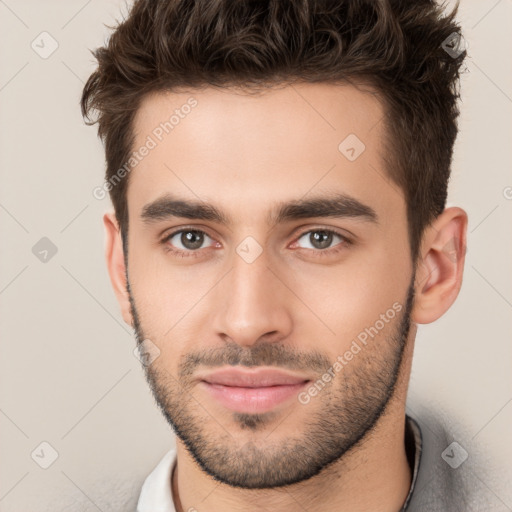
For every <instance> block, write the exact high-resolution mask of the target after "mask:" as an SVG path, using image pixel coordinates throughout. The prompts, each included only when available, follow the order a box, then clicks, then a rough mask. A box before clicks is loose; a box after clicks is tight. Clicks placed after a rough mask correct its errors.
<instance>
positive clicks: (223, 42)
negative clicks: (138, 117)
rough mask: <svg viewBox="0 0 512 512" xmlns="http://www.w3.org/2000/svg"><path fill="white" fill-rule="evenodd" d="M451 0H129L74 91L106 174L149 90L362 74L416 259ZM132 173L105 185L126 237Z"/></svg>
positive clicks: (455, 69) (448, 51)
mask: <svg viewBox="0 0 512 512" xmlns="http://www.w3.org/2000/svg"><path fill="white" fill-rule="evenodd" d="M457 10H458V3H457V4H456V5H455V7H454V8H453V10H452V11H451V12H450V13H446V14H445V13H444V6H439V5H437V4H436V2H434V1H433V0H414V1H410V0H257V1H255V0H135V2H134V4H133V6H132V8H131V10H130V13H129V15H128V17H127V18H126V19H125V20H123V21H122V22H121V23H119V24H118V25H117V27H116V29H115V31H114V32H113V33H112V35H111V37H110V39H109V41H108V43H107V44H106V45H105V46H104V47H101V48H98V49H96V50H95V51H94V52H93V55H94V56H95V57H96V59H97V62H98V67H97V69H96V70H95V71H94V72H93V73H92V75H91V76H90V77H89V79H88V81H87V83H86V84H85V87H84V89H83V94H82V98H81V107H82V114H83V116H84V117H85V118H86V121H88V122H89V124H93V123H94V122H98V134H99V136H100V137H101V139H102V140H103V142H104V145H105V153H106V164H107V169H106V179H107V180H109V179H110V178H111V177H112V176H114V174H115V173H116V172H117V171H118V170H119V169H120V168H121V166H123V165H124V164H125V162H127V161H128V159H129V155H130V153H131V152H132V151H133V147H132V146H133V121H134V118H135V114H136V112H137V109H138V108H139V106H140V104H141V100H142V99H143V98H144V97H145V96H146V95H148V94H149V93H153V92H158V91H172V90H173V89H177V88H179V87H185V88H201V87H206V86H219V87H228V86H231V85H235V86H240V87H244V88H247V90H258V89H259V88H261V89H264V88H268V87H272V86H273V85H274V86H275V85H277V84H287V83H290V84H291V83H293V82H296V81H301V82H309V83H313V82H330V83H354V82H357V83H364V84H370V85H371V86H373V88H374V89H375V90H376V91H377V93H378V95H379V97H381V98H382V100H383V101H382V103H383V107H384V110H385V112H386V115H385V117H384V120H383V121H384V126H385V131H386V138H387V144H386V147H387V148H388V149H389V151H388V152H387V153H386V154H385V155H382V157H383V159H384V161H385V163H386V172H387V174H388V175H389V177H390V178H391V179H392V180H393V181H394V182H395V183H396V184H397V185H398V186H399V187H400V188H401V189H402V190H403V191H404V195H405V198H406V202H407V217H408V226H409V243H410V247H411V253H412V256H413V261H416V257H417V254H418V249H419V243H420V241H421V236H422V234H423V231H424V229H425V227H426V226H428V225H429V224H430V223H431V222H432V221H433V220H434V219H435V217H437V216H438V215H439V214H440V213H441V212H442V211H443V210H444V208H445V203H446V196H447V188H448V180H449V176H450V166H451V159H452V152H453V145H454V142H455V138H456V135H457V124H456V119H457V117H458V115H459V111H458V107H457V98H458V97H459V93H458V89H459V73H460V67H461V64H462V62H463V60H464V58H465V55H466V52H465V50H462V51H460V47H459V49H457V48H454V47H453V44H452V43H453V42H455V43H457V41H458V40H460V38H461V34H460V27H459V26H458V25H457V24H456V23H455V16H456V13H457ZM93 111H95V112H96V113H97V116H96V119H95V120H92V121H91V119H92V116H91V114H92V112H93ZM377 179H378V178H377ZM128 182H129V180H128V176H127V177H126V179H123V180H122V181H121V182H120V183H118V184H117V185H116V186H115V187H112V188H111V189H110V190H109V192H110V197H111V199H112V203H113V205H114V209H115V213H116V218H117V220H118V222H119V225H120V228H121V233H122V235H123V241H125V240H126V238H127V236H126V235H127V230H128V210H127V202H126V191H127V186H128ZM125 256H126V254H125Z"/></svg>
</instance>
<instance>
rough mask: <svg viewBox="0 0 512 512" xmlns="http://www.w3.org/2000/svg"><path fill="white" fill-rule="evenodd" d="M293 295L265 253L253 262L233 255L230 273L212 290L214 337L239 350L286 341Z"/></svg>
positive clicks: (290, 320) (290, 324)
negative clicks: (263, 342) (234, 345)
mask: <svg viewBox="0 0 512 512" xmlns="http://www.w3.org/2000/svg"><path fill="white" fill-rule="evenodd" d="M292 295H293V294H292V293H291V291H290V290H289V289H288V287H287V286H286V284H285V279H283V277H282V276H280V275H279V272H278V271H277V270H276V269H275V268H272V264H271V262H270V261H269V258H268V257H267V254H266V252H265V250H264V251H263V252H262V253H261V254H260V256H259V257H258V258H256V260H254V261H252V262H248V261H246V260H245V259H244V258H243V257H241V256H239V254H238V253H236V252H233V257H232V258H231V270H230V272H229V273H228V274H227V275H226V276H225V278H224V279H222V281H221V282H220V283H219V286H217V287H216V289H215V296H214V307H215V309H216V313H215V315H214V318H215V320H214V328H215V332H216V335H217V336H220V337H221V338H222V339H223V340H224V341H232V342H235V343H237V344H238V345H241V346H251V345H254V344H256V343H257V342H258V341H259V340H265V341H266V342H276V341H279V340H281V339H283V338H286V337H287V336H288V335H289V334H290V332H291V330H292V315H291V311H290V308H291V306H292V304H293V300H292Z"/></svg>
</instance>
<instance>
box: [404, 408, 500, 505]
mask: <svg viewBox="0 0 512 512" xmlns="http://www.w3.org/2000/svg"><path fill="white" fill-rule="evenodd" d="M408 416H409V417H410V418H411V419H412V420H413V421H414V423H415V425H416V426H417V427H418V429H419V431H420V433H421V450H420V454H419V467H418V474H417V477H416V482H415V486H414V491H413V493H412V495H411V497H410V500H409V503H408V506H407V508H406V511H407V512H459V511H460V512H483V511H485V512H492V511H498V510H502V508H499V507H500V503H499V501H498V500H496V496H493V495H492V493H490V492H489V489H488V488H487V487H486V484H485V483H484V482H483V481H482V480H481V479H480V478H479V475H478V472H479V471H481V469H482V465H481V462H480V459H479V454H478V453H477V451H476V450H473V449H472V448H470V444H469V441H468V438H467V437H466V436H465V435H464V434H463V433H462V430H463V429H462V428H459V426H456V425H455V423H454V422H453V420H450V419H449V418H447V417H445V416H442V415H441V414H439V413H433V412H432V411H429V410H425V409H421V408H418V409H416V408H415V410H414V412H413V411H411V410H409V412H408ZM501 506H502V504H501Z"/></svg>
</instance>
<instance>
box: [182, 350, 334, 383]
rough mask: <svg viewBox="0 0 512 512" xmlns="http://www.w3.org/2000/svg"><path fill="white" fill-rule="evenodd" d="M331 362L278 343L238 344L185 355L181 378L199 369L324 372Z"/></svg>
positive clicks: (313, 353) (317, 354)
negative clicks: (233, 367) (268, 369)
mask: <svg viewBox="0 0 512 512" xmlns="http://www.w3.org/2000/svg"><path fill="white" fill-rule="evenodd" d="M330 364H331V363H330V360H329V358H327V357H326V356H325V355H323V354H321V353H320V352H318V351H313V352H298V351H296V350H293V349H291V348H289V347H286V346H283V345H279V344H276V343H262V344H257V345H254V346H253V347H242V346H240V345H238V344H236V343H234V342H229V343H227V344H226V345H223V346H222V347H218V348H211V349H207V350H201V351H197V352H191V353H188V354H185V355H184V356H183V359H182V361H181V362H180V364H179V368H178V374H179V375H180V377H189V376H191V375H193V373H194V372H195V370H196V368H197V367H198V366H201V365H204V366H208V367H218V366H228V365H229V366H246V367H249V368H250V367H255V366H277V367H279V368H286V369H289V370H305V369H309V370H313V371H315V372H318V373H321V372H324V371H325V369H326V368H329V366H330Z"/></svg>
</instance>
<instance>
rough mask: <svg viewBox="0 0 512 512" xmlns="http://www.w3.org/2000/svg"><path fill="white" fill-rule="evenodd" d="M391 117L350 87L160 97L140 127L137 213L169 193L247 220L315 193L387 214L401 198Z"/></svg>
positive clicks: (150, 102)
mask: <svg viewBox="0 0 512 512" xmlns="http://www.w3.org/2000/svg"><path fill="white" fill-rule="evenodd" d="M383 116H384V111H383V106H382V104H381V102H380V101H379V99H378V96H377V95H376V94H375V93H374V92H373V91H372V90H370V89H369V88H366V89H365V90H364V91H362V90H359V89H357V88H355V87H353V86H350V85H332V84H325V83H319V84H295V85H287V86H282V87H278V88H272V89H270V90H268V91H265V92H263V93H261V92H260V93H257V94H247V93H246V92H242V91H240V90H237V89H234V88H230V89H218V88H211V87H209V88H205V89H190V90H187V91H181V92H172V93H171V92H166V93H163V92H161V93H157V94H153V95H151V96H148V97H146V98H145V99H144V101H143V102H142V103H141V106H140V108H139V110H138V112H137V115H136V118H135V120H134V137H135V139H134V147H133V148H132V149H133V150H134V151H135V152H137V153H139V157H138V158H137V161H136V162H135V161H134V163H136V165H135V166H134V167H133V170H132V171H131V172H130V178H129V180H130V182H129V187H128V194H127V198H128V205H129V210H130V211H132V212H134V211H135V212H137V213H139V212H140V211H141V210H142V209H143V207H144V205H146V204H147V203H149V202H151V201H154V200H155V199H157V198H158V197H159V196H161V195H163V194H165V193H166V192H169V193H172V194H173V195H177V196H180V197H187V198H190V199H195V200H197V199H200V200H201V201H207V202H209V203H212V204H215V205H219V204H222V205H225V207H226V208H228V209H229V208H233V209H234V210H235V209H237V210H238V212H240V211H241V210H242V209H243V211H244V212H246V214H247V217H248V218H250V216H259V215H260V214H261V215H266V214H267V211H266V210H267V206H268V205H270V204H272V203H276V202H281V201H284V200H293V199H298V198H301V197H303V196H305V195H306V194H308V193H320V192H329V193H332V192H339V193H344V194H347V195H350V196H352V197H356V198H360V199H362V200H364V201H365V202H367V203H372V202H373V203H374V204H376V205H377V207H378V203H379V202H382V201H383V199H384V200H385V199H386V194H394V195H395V196H397V193H398V196H400V191H398V189H397V187H396V186H394V187H393V186H392V185H387V186H386V183H387V182H389V179H387V178H386V172H385V169H384V167H383V159H382V151H385V145H384V141H383V123H382V120H383ZM144 147H146V148H148V149H146V150H144V149H143V148H144ZM141 153H144V156H143V157H140V154H141ZM390 187H391V188H390ZM386 188H390V190H385V189H386ZM390 200H394V201H397V200H403V197H398V198H397V197H395V198H394V199H393V198H391V197H390ZM132 214H133V213H132Z"/></svg>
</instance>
